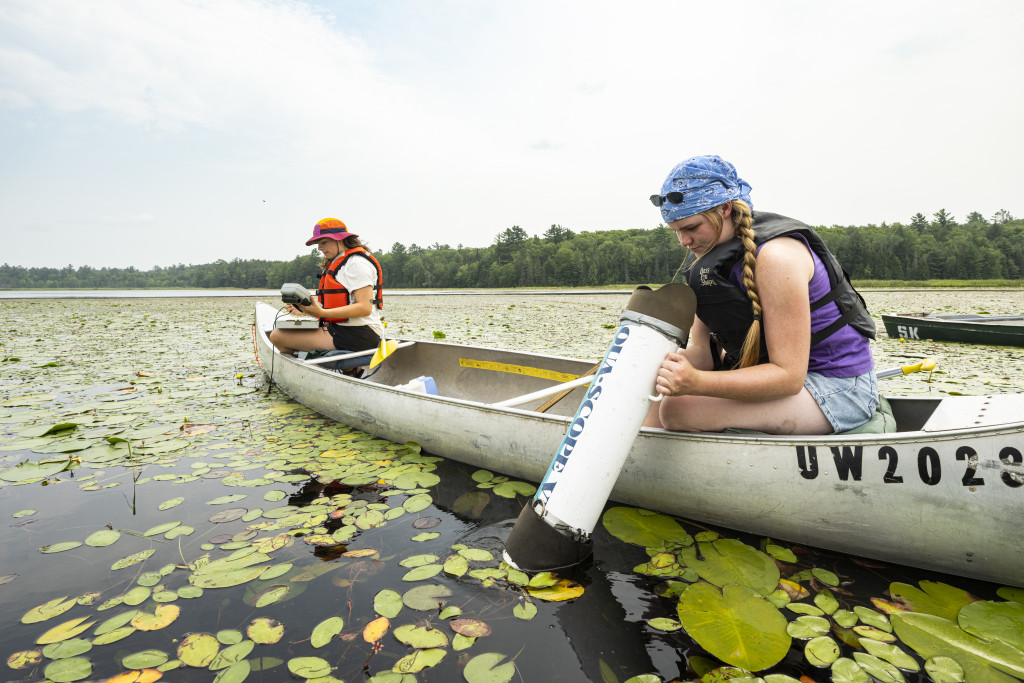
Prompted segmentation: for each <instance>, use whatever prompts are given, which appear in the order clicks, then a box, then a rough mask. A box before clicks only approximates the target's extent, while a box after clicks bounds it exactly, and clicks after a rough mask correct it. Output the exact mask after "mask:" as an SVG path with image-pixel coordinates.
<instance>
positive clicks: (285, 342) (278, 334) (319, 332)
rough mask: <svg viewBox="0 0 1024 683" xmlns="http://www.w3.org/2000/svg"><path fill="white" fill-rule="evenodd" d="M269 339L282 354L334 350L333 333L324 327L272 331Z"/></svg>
mask: <svg viewBox="0 0 1024 683" xmlns="http://www.w3.org/2000/svg"><path fill="white" fill-rule="evenodd" d="M269 339H270V343H271V344H273V345H274V346H276V347H277V349H278V351H280V352H281V353H295V352H296V351H316V350H322V351H333V350H334V339H333V338H332V337H331V333H330V332H328V331H327V330H325V329H323V328H322V327H321V328H319V329H316V330H281V329H276V330H271V332H270V335H269Z"/></svg>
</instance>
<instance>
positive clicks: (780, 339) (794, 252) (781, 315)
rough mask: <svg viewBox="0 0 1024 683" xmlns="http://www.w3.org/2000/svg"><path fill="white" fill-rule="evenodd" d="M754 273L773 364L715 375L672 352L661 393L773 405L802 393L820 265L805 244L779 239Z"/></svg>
mask: <svg viewBox="0 0 1024 683" xmlns="http://www.w3.org/2000/svg"><path fill="white" fill-rule="evenodd" d="M754 272H755V279H756V280H757V290H758V293H759V294H760V297H761V308H762V318H763V322H762V324H763V325H764V331H765V338H766V340H767V345H768V355H769V357H770V361H769V362H768V363H763V364H761V365H755V366H751V367H748V368H743V369H742V370H732V371H728V372H709V371H707V370H703V369H698V367H695V366H694V365H693V364H692V363H691V361H690V360H689V358H690V354H689V353H686V354H685V355H683V354H678V353H670V354H668V356H666V358H665V362H664V363H663V364H662V367H661V370H660V371H659V374H658V391H659V392H660V393H662V394H664V395H669V396H681V395H695V396H716V397H719V398H729V399H736V400H741V401H769V400H772V399H777V398H783V397H785V396H792V395H794V394H797V393H799V392H800V390H801V389H802V388H803V384H804V379H805V378H806V377H807V362H808V358H809V356H810V346H811V341H810V339H811V310H810V303H809V301H808V294H807V283H808V282H810V279H811V276H812V275H813V274H814V262H813V261H812V260H811V255H810V252H809V251H808V250H807V248H806V247H805V246H804V245H803V244H802V243H800V242H799V241H797V240H795V239H790V238H779V239H774V240H771V241H769V242H768V243H766V244H765V245H764V246H763V247H762V248H761V251H760V253H759V254H758V256H757V267H756V269H755V271H754ZM695 327H696V326H695ZM694 360H698V359H697V357H696V356H694Z"/></svg>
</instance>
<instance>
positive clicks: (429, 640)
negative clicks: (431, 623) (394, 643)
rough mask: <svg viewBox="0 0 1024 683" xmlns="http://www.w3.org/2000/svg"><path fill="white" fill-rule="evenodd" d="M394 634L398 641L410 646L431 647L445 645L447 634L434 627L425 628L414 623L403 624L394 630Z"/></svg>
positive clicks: (446, 644)
mask: <svg viewBox="0 0 1024 683" xmlns="http://www.w3.org/2000/svg"><path fill="white" fill-rule="evenodd" d="M394 636H395V638H397V639H398V640H399V642H402V643H405V644H406V645H409V646H410V647H416V648H431V647H447V646H448V634H446V633H445V632H444V631H442V630H440V629H436V628H425V627H423V626H417V625H415V624H403V625H402V626H399V627H398V628H396V629H395V630H394Z"/></svg>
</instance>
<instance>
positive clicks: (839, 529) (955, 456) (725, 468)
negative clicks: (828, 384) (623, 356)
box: [255, 303, 1024, 586]
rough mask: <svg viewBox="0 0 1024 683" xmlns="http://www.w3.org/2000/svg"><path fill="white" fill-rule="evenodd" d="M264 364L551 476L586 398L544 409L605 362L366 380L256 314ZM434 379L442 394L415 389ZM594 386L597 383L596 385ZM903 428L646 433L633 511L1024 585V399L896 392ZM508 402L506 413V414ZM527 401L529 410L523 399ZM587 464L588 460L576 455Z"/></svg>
mask: <svg viewBox="0 0 1024 683" xmlns="http://www.w3.org/2000/svg"><path fill="white" fill-rule="evenodd" d="M255 314H256V325H255V335H256V346H257V353H258V359H259V361H260V364H261V365H262V367H263V369H264V371H265V372H266V373H267V375H268V377H269V378H270V380H271V381H272V382H273V383H275V384H276V385H277V386H278V387H279V388H280V389H281V390H283V391H284V392H285V393H287V394H288V395H290V396H291V397H292V398H294V399H295V400H296V401H298V402H299V403H302V404H303V405H305V406H307V407H309V408H311V409H312V410H315V411H316V412H318V413H320V414H322V415H324V416H326V417H329V418H331V419H333V420H336V421H338V422H341V423H344V424H346V425H349V426H352V427H355V428H357V429H360V430H363V431H365V432H368V433H370V434H373V435H375V436H379V437H382V438H385V439H389V440H391V441H396V442H399V443H404V442H408V441H414V442H416V443H418V444H419V445H420V446H421V447H422V448H423V450H424V451H427V452H429V453H433V454H436V455H440V456H443V457H445V458H449V459H452V460H456V461H459V462H463V463H466V464H469V465H472V466H475V467H479V468H482V469H487V470H492V471H495V472H501V473H504V474H506V475H509V476H511V477H515V478H520V479H525V480H528V481H531V482H539V481H540V480H541V479H542V478H543V476H544V474H545V472H546V471H547V469H548V466H549V465H550V463H551V460H552V458H553V457H554V455H555V453H556V451H557V449H558V446H559V445H560V443H561V441H562V438H563V436H564V435H565V433H566V431H567V429H568V427H569V425H570V423H571V421H572V419H573V416H574V414H575V412H576V409H577V408H578V407H579V404H580V401H581V400H582V397H583V395H584V392H585V391H586V389H585V387H577V388H575V389H573V391H572V393H570V394H569V395H567V396H566V397H565V398H564V399H562V400H561V401H559V402H558V403H556V404H555V405H554V406H553V407H551V408H550V409H549V410H547V411H546V412H538V411H537V408H539V407H540V406H541V405H542V404H544V403H545V401H546V400H547V397H546V396H541V397H537V398H533V399H530V400H527V401H526V402H525V403H523V402H520V401H517V400H516V399H517V398H518V397H524V396H530V395H535V394H537V393H541V394H543V393H544V392H545V391H550V390H551V387H553V386H555V385H560V384H562V383H564V382H567V381H569V380H571V379H572V378H575V377H580V376H582V375H584V374H586V372H587V371H588V370H590V368H591V367H592V366H593V364H594V362H593V361H589V360H581V359H573V358H564V357H559V356H550V355H544V354H536V353H528V352H522V351H512V350H502V349H495V348H487V347H481V346H468V345H457V344H449V343H438V342H430V341H415V342H412V343H408V344H407V345H403V346H402V347H401V348H399V349H398V350H396V351H394V352H393V353H392V354H391V355H389V356H388V357H387V358H386V359H385V360H384V362H383V363H381V364H380V365H379V366H378V367H377V368H376V370H375V371H374V372H373V373H372V374H368V375H367V376H366V378H363V379H355V378H353V377H349V376H346V375H343V374H340V373H338V372H335V371H333V370H329V369H325V368H324V367H323V366H321V365H317V364H315V362H307V361H303V360H299V359H297V358H295V357H294V356H291V355H288V356H284V355H282V354H280V353H278V352H277V351H276V350H275V349H274V348H273V346H272V345H271V344H270V343H269V341H268V339H267V333H268V331H269V330H271V329H272V328H273V325H274V321H275V316H277V310H276V309H275V308H273V307H271V306H268V305H266V304H262V303H260V304H257V305H256V311H255ZM420 376H429V377H431V378H433V380H434V383H435V385H436V388H437V391H438V395H428V394H423V393H418V392H416V391H412V390H409V389H403V388H400V387H399V385H404V384H407V383H409V382H410V381H411V380H414V379H416V378H418V377H420ZM583 381H585V380H583ZM889 402H890V404H891V406H892V409H893V415H894V417H895V418H896V422H897V425H898V430H897V431H896V432H892V433H887V434H858V435H830V436H764V435H741V434H721V433H699V434H690V433H680V432H670V431H666V430H662V429H650V428H643V429H641V430H640V433H639V434H638V436H637V438H636V440H635V442H634V444H633V447H632V450H631V452H630V455H629V458H628V460H627V462H626V465H625V467H624V468H623V470H622V472H621V473H620V475H619V478H618V480H617V482H616V485H615V488H614V490H613V491H612V500H613V501H617V502H619V503H623V504H627V505H634V506H638V507H643V508H648V509H651V510H657V511H659V512H664V513H666V514H670V515H674V516H678V517H681V518H685V519H690V520H695V521H700V522H704V523H708V524H714V525H719V526H723V527H727V528H730V529H735V530H738V531H743V532H749V533H753V534H760V535H765V536H770V537H772V538H775V539H780V540H787V541H790V542H793V543H799V544H806V545H809V546H815V547H819V548H826V549H830V550H836V551H840V552H845V553H850V554H853V555H857V556H862V557H868V558H874V559H877V560H882V561H886V562H892V563H897V564H904V565H909V566H913V567H919V568H923V569H929V570H934V571H939V572H944V573H949V574H955V575H961V576H967V577H971V578H976V579H981V580H986V581H992V582H996V583H1003V584H1008V585H1014V586H1024V524H1022V520H1024V421H1022V418H1024V394H995V395H989V396H956V397H944V398H895V397H894V398H889ZM502 403H505V405H498V404H502ZM510 403H518V404H517V405H508V404H510ZM572 457H585V453H574V454H573V456H572Z"/></svg>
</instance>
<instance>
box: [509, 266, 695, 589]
mask: <svg viewBox="0 0 1024 683" xmlns="http://www.w3.org/2000/svg"><path fill="white" fill-rule="evenodd" d="M696 308H697V302H696V297H695V296H694V293H693V291H692V290H691V289H690V288H689V287H688V286H687V285H685V284H679V283H675V284H668V285H665V286H663V287H661V288H659V289H657V290H652V289H650V288H647V287H640V288H637V289H636V290H635V291H634V292H633V295H632V296H631V297H630V299H629V303H627V304H626V308H625V310H623V312H622V316H621V318H620V325H619V329H618V330H617V331H616V333H615V338H614V339H613V340H612V343H611V345H610V346H609V347H608V351H607V352H606V353H605V355H604V358H603V359H602V361H601V364H600V366H599V367H598V370H597V372H596V373H595V374H594V377H593V380H592V381H591V382H590V387H589V389H588V390H587V393H586V395H585V396H584V397H583V401H582V402H581V403H580V407H579V409H578V410H577V411H576V415H575V417H573V419H572V421H571V422H570V423H569V427H568V429H567V430H566V433H565V437H564V438H563V439H562V443H561V444H559V446H558V450H557V451H556V452H555V456H554V459H553V460H552V461H551V465H550V467H548V471H547V474H545V475H544V479H543V481H542V482H541V484H540V486H539V487H538V488H537V493H536V495H535V496H534V498H533V500H532V501H531V502H530V503H529V504H528V505H527V506H526V507H524V508H523V511H522V512H521V513H520V515H519V518H518V519H517V520H516V523H515V526H514V527H513V528H512V531H511V533H510V534H509V537H508V540H507V541H506V542H505V552H504V558H505V561H506V562H508V563H509V564H511V565H513V566H516V567H518V568H520V569H524V570H528V571H543V570H548V569H557V568H559V567H566V566H571V565H574V564H578V563H579V562H581V561H582V560H584V559H586V557H587V555H589V553H590V548H589V546H590V543H589V541H590V534H591V532H592V531H593V530H594V527H595V525H596V524H597V521H598V519H599V518H600V516H601V511H602V510H603V509H604V505H605V503H606V502H607V501H608V497H609V496H610V495H611V492H612V488H613V487H614V486H615V480H616V479H617V478H618V476H619V472H620V471H621V470H622V466H623V465H624V464H625V462H626V458H627V457H628V456H629V452H630V449H631V448H632V446H633V441H634V440H635V439H636V435H637V433H638V432H639V430H640V427H641V425H642V424H643V421H644V418H645V417H646V416H647V413H648V411H649V409H650V405H651V401H652V400H659V397H658V396H657V395H656V394H655V382H656V381H657V378H658V370H659V368H660V367H661V362H662V360H664V358H665V355H666V354H667V353H669V352H671V351H675V350H676V349H677V348H678V347H680V346H685V345H686V341H687V338H688V337H689V333H690V327H691V326H692V325H693V318H694V314H695V311H696Z"/></svg>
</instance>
